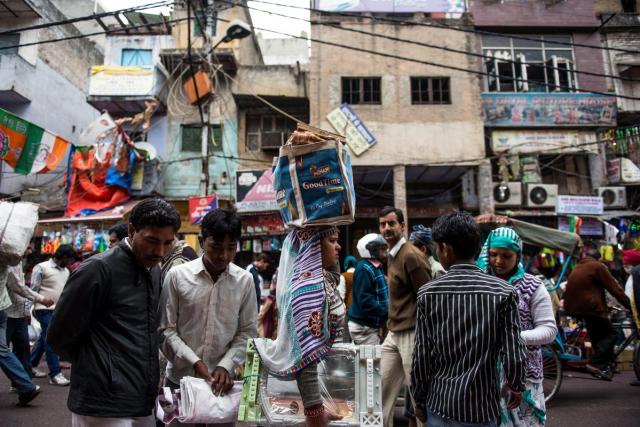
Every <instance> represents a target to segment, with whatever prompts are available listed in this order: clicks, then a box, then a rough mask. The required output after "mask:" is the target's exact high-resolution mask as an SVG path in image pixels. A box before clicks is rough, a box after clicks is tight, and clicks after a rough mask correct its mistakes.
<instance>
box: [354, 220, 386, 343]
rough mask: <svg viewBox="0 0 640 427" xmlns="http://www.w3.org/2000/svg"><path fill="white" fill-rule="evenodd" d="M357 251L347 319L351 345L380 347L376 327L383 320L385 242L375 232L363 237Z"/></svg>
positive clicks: (381, 325) (384, 312)
mask: <svg viewBox="0 0 640 427" xmlns="http://www.w3.org/2000/svg"><path fill="white" fill-rule="evenodd" d="M357 248H358V252H359V253H360V257H361V258H362V260H360V262H359V263H358V265H357V266H356V270H355V272H354V273H353V285H352V291H353V299H352V301H351V305H350V306H349V312H348V314H347V319H348V321H349V323H348V325H349V333H350V334H351V338H352V339H353V342H354V343H356V344H357V345H360V344H373V345H376V344H380V328H382V327H383V326H384V324H385V322H386V321H387V311H388V309H389V295H388V293H389V290H388V287H387V279H386V278H385V276H384V271H383V270H382V260H383V259H384V258H386V256H387V254H386V252H387V242H386V240H384V238H383V237H382V236H381V235H379V234H375V233H371V234H367V235H366V236H364V237H363V238H362V239H360V240H359V241H358V245H357Z"/></svg>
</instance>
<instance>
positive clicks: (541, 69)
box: [482, 34, 578, 92]
mask: <svg viewBox="0 0 640 427" xmlns="http://www.w3.org/2000/svg"><path fill="white" fill-rule="evenodd" d="M526 37H527V38H531V39H535V40H520V39H512V38H510V37H508V36H505V37H500V36H483V37H482V51H483V53H484V55H485V56H486V57H487V58H485V60H484V61H485V70H486V72H487V73H488V74H489V76H487V78H486V88H487V90H489V91H490V92H573V91H575V89H577V88H578V82H577V79H576V73H575V58H574V55H573V48H572V47H571V46H567V45H564V44H558V42H560V43H570V42H571V36H568V35H562V34H560V35H558V34H554V35H542V36H540V35H527V36H526Z"/></svg>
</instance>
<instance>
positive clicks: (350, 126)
mask: <svg viewBox="0 0 640 427" xmlns="http://www.w3.org/2000/svg"><path fill="white" fill-rule="evenodd" d="M327 120H328V121H329V123H331V126H333V128H334V129H335V130H336V132H338V133H339V134H341V135H344V136H345V137H346V139H347V145H348V146H349V148H350V149H351V151H352V152H353V154H355V155H356V156H359V155H361V154H362V153H364V152H365V151H367V150H368V149H369V148H371V147H372V146H373V145H374V144H375V143H376V142H378V141H377V140H376V138H375V137H374V136H373V134H372V133H371V132H370V131H369V129H367V127H366V126H365V124H364V123H363V122H362V120H360V118H359V117H358V115H357V114H356V113H355V112H354V111H353V110H352V109H351V107H350V106H349V104H342V105H340V107H338V108H336V109H335V110H333V111H331V112H330V113H329V114H328V115H327Z"/></svg>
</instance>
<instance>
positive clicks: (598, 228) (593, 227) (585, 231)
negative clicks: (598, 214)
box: [558, 216, 604, 236]
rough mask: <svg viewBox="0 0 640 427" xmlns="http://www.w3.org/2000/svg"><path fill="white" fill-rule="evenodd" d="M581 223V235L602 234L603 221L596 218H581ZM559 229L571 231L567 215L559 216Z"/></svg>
mask: <svg viewBox="0 0 640 427" xmlns="http://www.w3.org/2000/svg"><path fill="white" fill-rule="evenodd" d="M581 219H582V224H581V225H580V235H581V236H602V235H603V234H604V229H603V225H602V222H600V220H598V219H596V218H581ZM558 230H560V231H566V232H569V218H567V217H566V216H559V217H558Z"/></svg>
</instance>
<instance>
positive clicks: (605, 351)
mask: <svg viewBox="0 0 640 427" xmlns="http://www.w3.org/2000/svg"><path fill="white" fill-rule="evenodd" d="M598 259H600V253H599V252H598V251H597V250H591V251H589V252H588V254H587V256H585V257H583V258H582V259H581V260H580V261H579V262H578V264H577V265H576V267H575V268H574V269H573V271H572V272H571V274H570V275H569V279H568V281H567V290H566V291H565V293H564V310H565V312H566V313H567V314H568V315H571V316H576V317H581V318H583V319H584V321H585V323H586V326H587V330H588V332H589V336H590V338H591V343H592V345H593V350H594V353H593V356H592V357H591V359H590V360H589V363H587V365H586V368H587V370H588V371H589V372H590V373H592V374H593V375H595V376H597V377H599V378H602V379H604V380H608V381H611V379H612V377H613V372H612V371H611V368H610V364H611V363H613V361H614V360H613V359H614V355H613V348H614V346H615V343H616V332H615V331H614V330H613V327H612V325H611V321H610V320H609V308H608V307H607V301H606V297H605V290H606V291H608V292H609V293H610V294H611V295H613V297H615V299H617V300H618V301H619V302H620V304H622V305H623V306H624V307H625V308H626V309H627V310H630V309H631V303H630V301H629V298H628V297H627V296H626V295H625V293H624V291H623V289H622V288H621V287H620V285H619V284H618V282H616V279H614V278H613V276H612V275H611V273H610V272H609V270H608V269H607V267H606V266H605V265H604V264H602V263H601V262H600V261H598Z"/></svg>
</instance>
